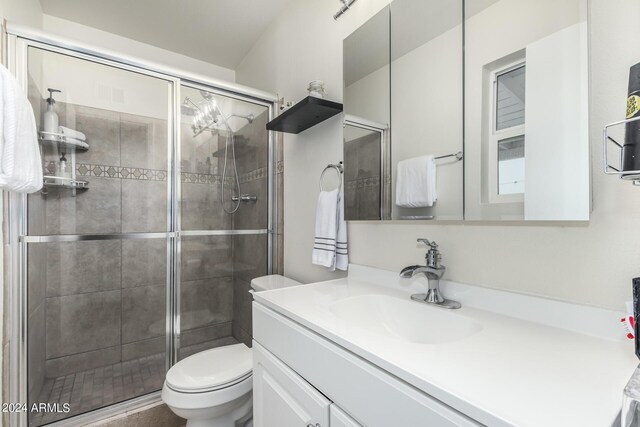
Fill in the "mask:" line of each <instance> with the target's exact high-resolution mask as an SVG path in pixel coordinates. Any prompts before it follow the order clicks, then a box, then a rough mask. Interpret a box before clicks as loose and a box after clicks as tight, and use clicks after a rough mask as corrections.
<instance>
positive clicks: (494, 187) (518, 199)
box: [488, 58, 527, 203]
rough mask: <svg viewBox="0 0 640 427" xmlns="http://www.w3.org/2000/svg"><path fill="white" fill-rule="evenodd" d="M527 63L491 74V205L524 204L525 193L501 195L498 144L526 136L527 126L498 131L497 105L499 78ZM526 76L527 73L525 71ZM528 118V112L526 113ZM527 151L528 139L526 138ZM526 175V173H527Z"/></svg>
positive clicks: (519, 62)
mask: <svg viewBox="0 0 640 427" xmlns="http://www.w3.org/2000/svg"><path fill="white" fill-rule="evenodd" d="M526 65H527V64H526V61H525V59H524V58H521V59H519V60H517V61H514V62H512V63H510V64H508V65H506V66H504V67H500V68H499V69H496V70H494V71H492V72H491V73H490V74H489V84H490V85H491V92H490V93H491V102H490V106H491V114H490V115H489V119H490V120H491V123H490V126H489V129H491V130H490V132H489V162H488V166H489V203H524V193H517V194H499V192H498V189H499V181H498V179H499V172H498V171H499V169H498V166H499V165H498V142H499V141H502V140H504V139H508V138H514V137H518V136H525V125H524V124H522V125H518V126H512V127H509V128H506V129H501V130H498V129H497V114H496V111H497V105H498V77H500V76H501V75H503V74H506V73H508V72H510V71H513V70H516V69H518V68H521V67H526ZM525 75H526V71H525ZM525 117H526V112H525ZM525 150H526V138H525ZM525 173H526V172H525Z"/></svg>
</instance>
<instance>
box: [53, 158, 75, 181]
mask: <svg viewBox="0 0 640 427" xmlns="http://www.w3.org/2000/svg"><path fill="white" fill-rule="evenodd" d="M56 175H57V177H58V179H57V180H56V181H58V184H69V183H70V182H71V170H70V169H69V165H68V164H67V158H66V157H65V153H62V156H60V161H59V162H58V171H57V173H56Z"/></svg>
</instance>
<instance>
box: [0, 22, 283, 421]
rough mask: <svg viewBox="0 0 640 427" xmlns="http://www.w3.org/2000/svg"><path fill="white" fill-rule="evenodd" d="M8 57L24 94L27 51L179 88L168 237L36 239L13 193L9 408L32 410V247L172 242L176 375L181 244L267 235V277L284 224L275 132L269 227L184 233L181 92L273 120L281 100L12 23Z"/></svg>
mask: <svg viewBox="0 0 640 427" xmlns="http://www.w3.org/2000/svg"><path fill="white" fill-rule="evenodd" d="M6 31H7V35H8V37H7V57H8V68H9V70H10V71H11V72H12V73H13V74H14V75H15V76H16V79H17V80H18V82H19V84H20V85H21V87H22V88H23V89H24V90H25V92H26V90H27V50H28V48H29V47H34V48H39V49H43V50H47V51H50V52H54V53H59V54H63V55H67V56H71V57H74V58H78V59H84V60H88V61H91V62H94V63H98V64H102V65H106V66H111V67H115V68H118V69H123V70H127V71H132V72H136V73H139V74H143V75H147V76H150V77H156V78H158V79H161V80H164V81H167V82H169V83H171V84H172V87H173V90H171V91H170V93H169V96H168V99H169V101H168V102H169V111H170V112H171V114H170V118H169V121H168V129H167V133H168V141H169V143H168V164H167V174H168V178H169V179H168V182H167V228H168V230H169V231H166V232H140V233H110V234H62V235H28V234H27V197H26V195H24V194H16V193H8V194H7V193H5V195H4V201H5V209H4V212H5V214H8V216H7V218H8V220H7V226H6V230H7V235H8V236H7V239H6V241H7V242H8V243H9V250H8V255H9V256H8V262H7V264H6V265H7V267H8V268H7V270H8V271H7V274H6V276H5V277H6V278H7V284H8V286H9V293H8V304H5V307H7V309H8V314H7V316H6V318H7V319H9V322H10V328H9V331H8V335H9V337H10V340H9V350H8V358H9V372H8V373H6V374H5V375H4V378H5V381H6V378H8V382H9V384H8V385H9V387H8V389H9V393H8V394H9V396H8V399H7V398H6V396H5V398H4V401H6V402H14V403H17V402H24V403H28V394H27V393H28V387H27V381H28V378H27V366H28V365H27V342H28V336H27V332H28V331H27V316H28V309H27V246H28V244H32V243H52V242H78V241H91V240H131V239H137V240H147V239H167V279H166V287H167V289H166V309H167V320H166V346H165V354H166V356H165V358H166V368H167V369H168V368H169V367H170V366H171V365H172V364H173V363H175V362H176V361H177V351H178V348H179V340H180V289H179V288H180V275H181V271H180V270H181V266H180V250H181V248H180V246H181V237H187V236H233V235H259V234H265V235H267V273H268V274H270V273H271V272H272V271H273V257H274V255H275V254H276V253H278V252H277V247H276V245H277V239H275V235H276V233H277V232H278V231H277V230H276V227H277V226H276V224H277V223H278V222H277V218H276V215H277V214H276V210H275V207H276V197H277V195H276V186H275V176H276V175H275V174H276V152H275V141H274V137H273V133H272V132H268V133H267V143H268V155H267V228H265V229H253V230H181V225H180V224H181V222H180V215H181V212H180V207H179V201H180V200H181V198H180V197H181V195H180V185H179V180H180V171H179V170H178V168H177V163H178V162H177V159H179V158H180V132H179V129H178V127H179V114H180V101H179V100H180V87H181V86H189V87H195V88H202V89H205V90H208V91H209V92H212V93H215V94H219V95H222V96H226V97H231V98H234V99H238V100H241V101H246V102H251V103H253V104H257V105H262V106H264V107H266V108H267V109H268V118H269V120H271V119H272V118H273V114H274V103H275V102H277V97H276V96H275V95H273V94H269V93H266V92H262V91H258V90H255V89H252V88H248V87H244V86H240V85H235V84H232V83H228V82H224V81H220V80H216V79H210V78H207V77H206V76H202V75H198V74H193V73H188V72H184V71H181V70H176V69H173V68H170V67H166V66H162V65H159V64H155V63H152V62H146V61H143V60H139V59H135V58H131V57H126V56H124V55H119V54H117V53H113V52H110V51H107V50H103V49H98V48H95V47H92V46H90V45H86V44H82V43H78V42H75V41H71V40H68V39H65V38H60V37H56V36H52V35H49V34H47V33H44V32H42V31H39V30H34V29H30V28H27V27H23V26H20V25H14V24H11V23H9V24H7V26H6ZM159 401H160V393H159V392H153V393H149V394H146V395H142V396H139V397H136V398H133V399H129V400H125V401H123V402H120V403H115V404H112V405H109V406H105V407H103V408H99V409H95V410H93V411H90V412H87V413H83V414H79V415H76V416H73V417H71V418H69V419H66V420H62V421H58V422H55V423H52V424H48V425H51V426H66V427H69V426H82V425H86V424H89V423H92V422H95V421H99V420H103V419H105V418H108V417H111V416H115V415H119V414H123V413H125V412H129V411H132V410H135V409H138V408H142V407H146V406H149V405H154V404H157V403H159ZM9 423H10V425H11V426H15V427H27V426H28V413H26V412H16V413H12V414H9Z"/></svg>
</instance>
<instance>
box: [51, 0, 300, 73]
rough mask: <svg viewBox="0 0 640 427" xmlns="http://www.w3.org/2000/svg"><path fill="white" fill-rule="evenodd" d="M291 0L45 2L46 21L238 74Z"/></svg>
mask: <svg viewBox="0 0 640 427" xmlns="http://www.w3.org/2000/svg"><path fill="white" fill-rule="evenodd" d="M290 1H291V0H269V1H255V0H186V1H176V0H136V1H130V0H109V1H105V0H40V3H41V4H42V9H43V12H44V13H45V14H47V15H52V16H56V17H58V18H62V19H66V20H69V21H73V22H77V23H80V24H83V25H87V26H90V27H94V28H98V29H100V30H103V31H107V32H110V33H114V34H117V35H119V36H123V37H127V38H130V39H133V40H137V41H139V42H143V43H147V44H150V45H153V46H157V47H160V48H163V49H167V50H170V51H173V52H178V53H181V54H183V55H187V56H190V57H192V58H196V59H199V60H201V61H206V62H209V63H211V64H216V65H219V66H222V67H226V68H231V69H235V68H236V66H237V65H238V64H239V63H240V61H241V60H242V59H243V58H244V57H245V55H246V54H247V53H248V52H249V49H251V47H252V46H253V45H254V43H255V42H256V41H257V40H258V38H259V37H260V35H261V34H262V33H263V32H264V31H265V30H266V28H267V26H268V25H269V23H270V22H271V21H272V20H273V19H274V18H275V17H276V16H278V14H279V13H280V12H281V11H282V10H283V9H284V7H285V5H286V4H287V3H289V2H290Z"/></svg>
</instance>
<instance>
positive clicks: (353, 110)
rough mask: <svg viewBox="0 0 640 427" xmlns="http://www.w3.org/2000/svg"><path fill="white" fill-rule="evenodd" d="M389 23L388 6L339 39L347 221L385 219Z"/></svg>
mask: <svg viewBox="0 0 640 427" xmlns="http://www.w3.org/2000/svg"><path fill="white" fill-rule="evenodd" d="M389 26H390V22H389V6H387V7H385V8H384V9H382V10H381V11H380V12H378V13H377V14H376V15H375V16H374V17H373V18H371V19H370V20H368V21H367V22H366V23H365V24H363V25H362V26H361V27H359V28H358V29H357V30H356V31H354V32H353V33H352V34H351V35H349V36H348V37H347V38H346V39H345V40H344V44H343V55H344V61H343V64H344V70H343V71H344V112H345V125H344V197H345V218H346V219H347V220H381V219H389V208H388V203H389V191H388V185H389V183H390V180H389V178H388V174H389V172H388V170H389V168H388V166H387V164H386V162H388V159H389V154H388V151H389V144H388V140H389V138H388V132H389V123H390V121H391V117H390V109H391V102H390V79H389V52H390V46H389V44H390V27H389ZM385 185H386V186H385Z"/></svg>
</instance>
